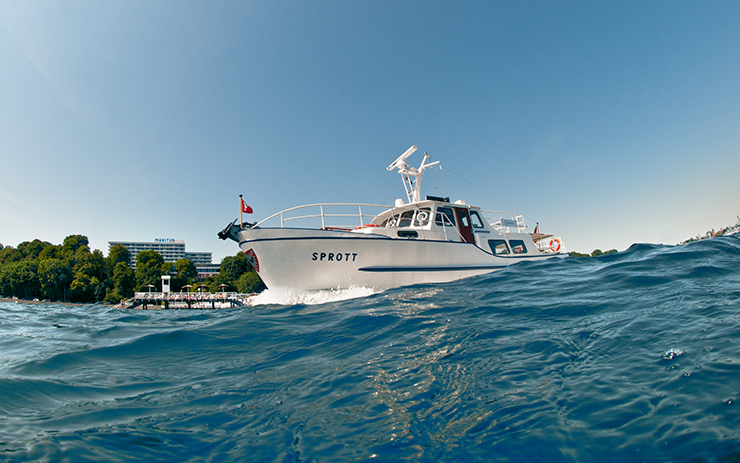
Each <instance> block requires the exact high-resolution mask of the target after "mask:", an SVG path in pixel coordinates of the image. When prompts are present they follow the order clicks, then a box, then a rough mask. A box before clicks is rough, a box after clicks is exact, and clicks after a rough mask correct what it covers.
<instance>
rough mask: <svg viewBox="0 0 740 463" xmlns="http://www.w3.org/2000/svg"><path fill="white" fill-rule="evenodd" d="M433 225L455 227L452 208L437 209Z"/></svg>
mask: <svg viewBox="0 0 740 463" xmlns="http://www.w3.org/2000/svg"><path fill="white" fill-rule="evenodd" d="M434 223H436V224H437V225H442V224H443V223H444V225H446V226H447V225H452V226H453V227H454V226H455V215H454V214H453V213H452V208H449V207H439V208H437V215H436V216H435V219H434Z"/></svg>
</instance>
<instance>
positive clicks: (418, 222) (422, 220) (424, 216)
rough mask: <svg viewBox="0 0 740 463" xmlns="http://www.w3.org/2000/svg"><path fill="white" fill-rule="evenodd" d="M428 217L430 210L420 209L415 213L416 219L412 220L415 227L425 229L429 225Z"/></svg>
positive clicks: (426, 208)
mask: <svg viewBox="0 0 740 463" xmlns="http://www.w3.org/2000/svg"><path fill="white" fill-rule="evenodd" d="M429 217H431V209H429V208H428V207H422V208H421V209H419V210H418V211H416V218H414V226H415V227H426V226H427V225H429Z"/></svg>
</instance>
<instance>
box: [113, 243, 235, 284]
mask: <svg viewBox="0 0 740 463" xmlns="http://www.w3.org/2000/svg"><path fill="white" fill-rule="evenodd" d="M116 244H120V245H121V246H123V247H124V248H126V249H128V252H129V254H130V255H131V261H130V262H129V265H131V267H133V268H136V255H137V254H138V253H140V252H141V251H156V252H158V253H159V254H160V255H161V256H162V259H164V261H165V262H172V263H174V262H177V261H178V260H180V259H188V260H191V261H193V263H194V264H195V268H196V269H197V270H198V277H199V278H205V277H208V276H212V275H216V274H218V272H219V270H220V267H221V266H220V265H219V264H214V263H212V260H213V254H212V253H210V252H186V251H185V241H183V240H175V239H171V238H157V239H155V240H154V241H145V242H135V241H108V254H110V250H111V249H112V248H113V246H115V245H116Z"/></svg>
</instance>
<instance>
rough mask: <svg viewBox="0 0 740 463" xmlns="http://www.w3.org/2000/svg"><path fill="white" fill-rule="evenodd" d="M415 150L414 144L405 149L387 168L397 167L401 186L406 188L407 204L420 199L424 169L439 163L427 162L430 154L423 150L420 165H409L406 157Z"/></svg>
mask: <svg viewBox="0 0 740 463" xmlns="http://www.w3.org/2000/svg"><path fill="white" fill-rule="evenodd" d="M416 150H417V148H416V146H412V147H411V148H409V149H407V150H406V152H405V153H403V154H402V155H400V156H399V157H398V159H396V160H395V161H393V163H391V165H390V166H388V170H393V169H396V168H397V169H398V173H399V174H401V180H402V181H403V187H404V189H405V190H406V197H407V198H408V201H409V204H410V203H416V202H419V201H421V179H422V177H423V176H424V169H426V168H427V167H432V166H433V165H436V164H439V161H434V162H432V163H429V164H427V159H430V158H431V156H429V155H428V154H427V153H426V152H425V153H424V159H422V161H421V165H420V166H419V168H418V169H416V168H414V167H409V165H408V163H407V162H406V158H408V157H409V156H411V155H412V154H414V151H416ZM412 177H413V178H412Z"/></svg>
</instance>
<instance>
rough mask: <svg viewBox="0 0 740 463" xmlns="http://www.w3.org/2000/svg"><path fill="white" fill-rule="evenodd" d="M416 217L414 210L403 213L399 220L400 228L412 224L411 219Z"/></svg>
mask: <svg viewBox="0 0 740 463" xmlns="http://www.w3.org/2000/svg"><path fill="white" fill-rule="evenodd" d="M413 218H414V211H404V212H403V214H401V219H400V220H399V221H398V227H399V228H405V227H408V226H411V219H413Z"/></svg>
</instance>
